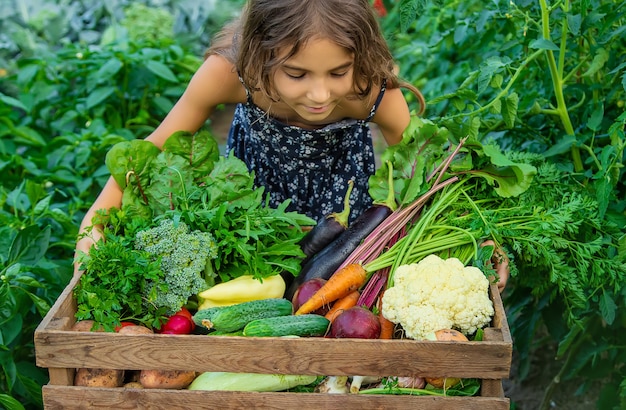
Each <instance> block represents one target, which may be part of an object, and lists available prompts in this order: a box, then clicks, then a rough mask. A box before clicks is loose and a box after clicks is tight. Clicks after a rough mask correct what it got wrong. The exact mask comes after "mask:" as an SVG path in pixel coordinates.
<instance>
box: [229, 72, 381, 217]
mask: <svg viewBox="0 0 626 410" xmlns="http://www.w3.org/2000/svg"><path fill="white" fill-rule="evenodd" d="M384 93H385V84H384V83H383V85H382V87H381V90H380V93H379V95H378V98H377V100H376V102H375V103H374V106H373V107H372V110H371V112H370V114H369V116H368V118H367V119H365V120H353V119H351V120H342V121H339V122H336V123H333V124H330V125H327V126H325V127H323V128H320V129H315V130H309V129H304V128H301V127H298V126H293V125H287V124H284V123H282V122H280V121H278V120H276V119H274V118H271V117H269V116H268V115H267V113H266V112H265V111H263V110H262V109H261V108H259V107H258V106H256V105H255V104H254V103H253V102H252V99H251V98H250V95H249V94H248V101H247V102H246V103H245V104H238V105H237V107H236V109H235V114H234V117H233V122H232V125H231V128H230V132H229V135H228V141H227V143H226V151H227V153H230V152H231V151H232V152H233V153H234V154H235V156H236V157H238V158H240V159H241V160H243V161H244V162H245V163H246V164H247V166H248V169H249V170H250V171H254V173H255V183H256V184H257V186H264V187H265V192H266V193H269V195H270V204H271V206H273V207H276V206H278V205H279V204H280V203H282V202H283V201H285V200H286V199H291V203H290V205H289V208H288V209H289V210H291V211H297V212H300V213H303V214H306V215H308V216H309V217H311V218H313V219H315V220H316V221H319V220H320V219H321V218H322V217H324V216H327V215H328V214H330V213H332V212H341V210H343V205H344V203H343V202H344V197H345V194H346V189H347V188H348V181H350V180H353V181H354V188H353V190H352V194H351V195H350V206H351V214H350V220H351V221H352V220H354V218H356V217H357V216H358V215H359V214H360V213H361V212H363V211H364V210H365V209H366V208H367V207H369V206H370V205H371V199H370V197H369V194H368V192H367V188H368V179H369V177H370V175H372V174H373V173H374V172H375V170H376V165H375V161H374V150H373V147H372V135H371V131H370V128H369V126H368V122H369V121H370V120H371V119H372V117H373V116H374V114H375V113H376V109H377V108H378V105H379V104H380V101H381V99H382V97H383V94H384Z"/></svg>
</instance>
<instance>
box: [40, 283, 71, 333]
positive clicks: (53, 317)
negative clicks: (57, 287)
mask: <svg viewBox="0 0 626 410" xmlns="http://www.w3.org/2000/svg"><path fill="white" fill-rule="evenodd" d="M79 280H80V275H76V276H74V277H73V278H72V279H71V280H70V283H69V284H68V285H67V286H66V287H65V289H63V292H61V294H60V295H59V297H58V298H57V300H56V302H54V304H53V305H52V306H51V307H50V310H49V311H48V313H47V314H46V316H44V318H43V320H42V321H41V322H40V323H39V325H38V326H37V328H36V329H35V334H37V332H41V331H46V330H51V329H69V328H70V327H71V326H72V325H73V324H74V323H75V322H76V320H75V319H74V315H75V314H76V302H75V301H74V297H73V295H72V292H73V291H74V287H75V286H76V284H77V283H78V281H79ZM59 320H61V322H58V321H59Z"/></svg>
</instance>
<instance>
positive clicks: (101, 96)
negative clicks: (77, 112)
mask: <svg viewBox="0 0 626 410" xmlns="http://www.w3.org/2000/svg"><path fill="white" fill-rule="evenodd" d="M116 90H117V87H113V86H108V87H99V88H96V89H95V90H93V91H92V92H91V93H90V94H89V96H88V97H87V101H86V103H85V104H86V106H87V109H88V110H90V109H92V108H94V107H96V106H97V105H99V104H101V103H102V102H103V101H104V100H106V99H107V98H109V96H111V95H112V94H113V93H115V91H116Z"/></svg>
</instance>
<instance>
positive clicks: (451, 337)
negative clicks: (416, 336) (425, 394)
mask: <svg viewBox="0 0 626 410" xmlns="http://www.w3.org/2000/svg"><path fill="white" fill-rule="evenodd" d="M429 339H430V340H437V341H440V342H467V341H469V339H468V338H467V337H466V336H465V335H464V334H463V333H461V332H459V331H458V330H454V329H439V330H437V331H436V332H434V333H433V334H432V335H431V336H430V337H429ZM424 380H425V381H426V383H428V384H430V385H431V386H433V387H436V388H438V389H442V388H443V389H449V388H450V387H452V386H454V385H455V384H457V383H459V382H460V381H461V379H459V378H456V377H425V378H424Z"/></svg>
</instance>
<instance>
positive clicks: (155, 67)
mask: <svg viewBox="0 0 626 410" xmlns="http://www.w3.org/2000/svg"><path fill="white" fill-rule="evenodd" d="M146 68H147V69H148V70H150V71H151V72H152V73H153V74H155V75H156V76H158V77H161V78H162V79H164V80H166V81H169V82H172V83H176V82H178V78H177V77H176V75H175V74H174V73H173V72H172V70H170V69H169V67H168V66H166V65H165V64H163V63H161V62H160V61H156V60H149V61H148V62H147V63H146Z"/></svg>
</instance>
